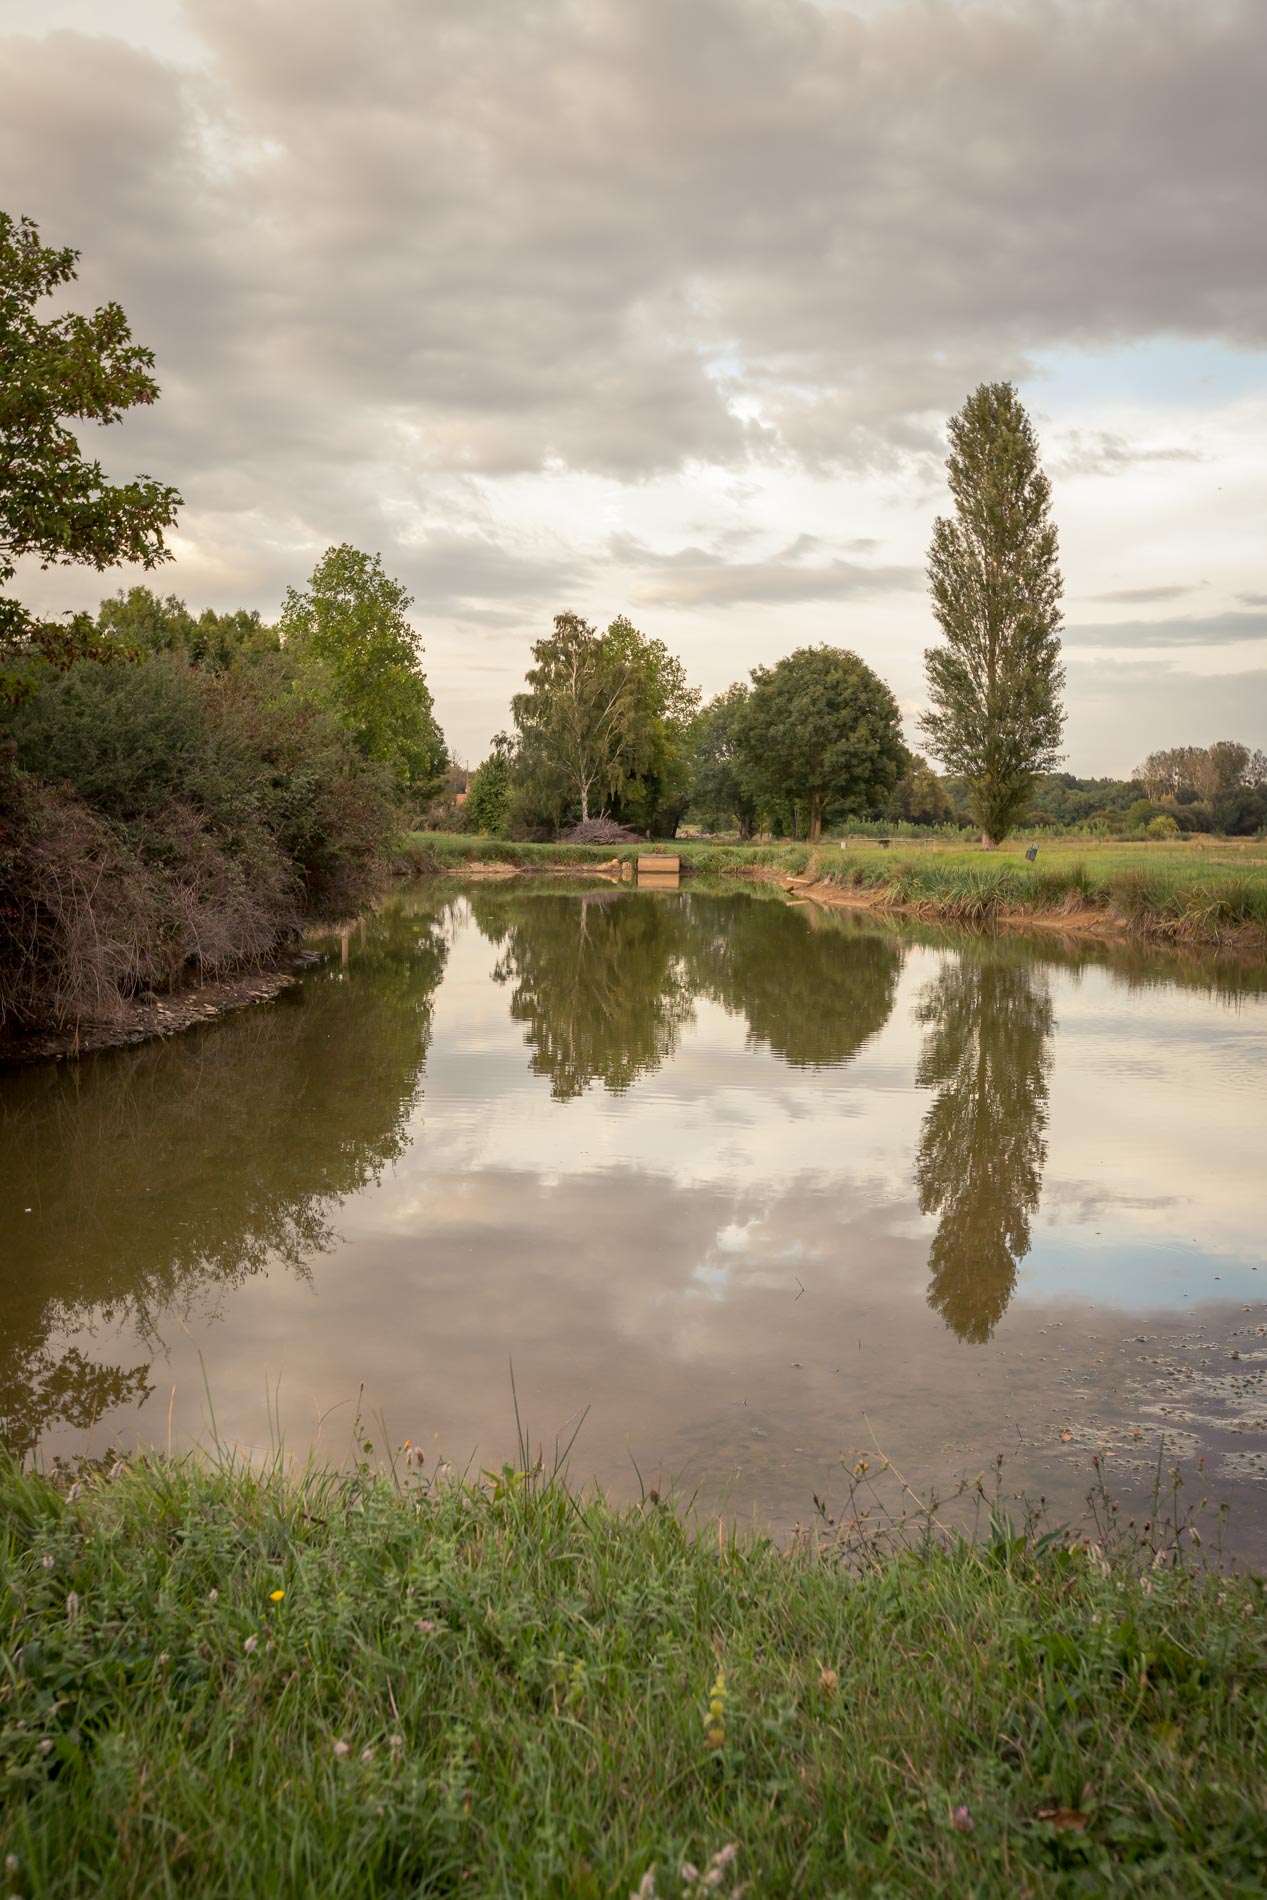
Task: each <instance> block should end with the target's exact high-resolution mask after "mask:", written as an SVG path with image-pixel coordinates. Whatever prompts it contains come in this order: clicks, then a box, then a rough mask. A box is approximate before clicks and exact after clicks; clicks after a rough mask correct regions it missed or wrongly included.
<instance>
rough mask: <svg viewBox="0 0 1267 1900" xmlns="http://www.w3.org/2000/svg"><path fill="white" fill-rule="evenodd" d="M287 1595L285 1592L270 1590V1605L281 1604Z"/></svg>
mask: <svg viewBox="0 0 1267 1900" xmlns="http://www.w3.org/2000/svg"><path fill="white" fill-rule="evenodd" d="M285 1594H286V1592H285V1591H284V1590H270V1591H269V1593H268V1600H269V1602H270V1603H280V1602H281V1600H282V1598H283V1597H284V1596H285Z"/></svg>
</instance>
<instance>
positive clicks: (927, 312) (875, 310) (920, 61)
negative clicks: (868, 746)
mask: <svg viewBox="0 0 1267 1900" xmlns="http://www.w3.org/2000/svg"><path fill="white" fill-rule="evenodd" d="M0 84H2V85H3V97H4V99H5V102H6V109H5V112H4V115H3V117H0V205H2V206H3V207H4V208H5V209H7V210H9V211H11V212H14V213H20V212H26V213H28V214H29V215H31V216H32V217H34V218H36V219H37V220H38V221H39V223H40V224H41V225H42V227H43V229H44V234H45V236H46V237H47V238H48V239H49V240H50V241H53V242H56V243H69V244H74V245H76V246H78V247H79V248H80V249H81V250H82V252H83V259H82V265H81V275H80V284H79V286H78V287H77V296H78V298H79V300H80V301H81V302H86V301H89V300H91V301H99V300H104V299H106V298H108V297H114V298H117V299H118V301H120V302H121V303H122V304H123V306H124V308H125V309H126V310H127V312H128V314H129V316H130V318H131V319H132V323H133V327H134V330H135V332H136V334H137V335H138V336H139V337H140V338H141V339H142V340H143V341H145V342H146V343H148V344H149V345H150V346H151V347H152V348H153V349H154V350H155V352H156V354H157V357H158V373H159V379H160V382H161V384H162V387H163V398H162V401H161V403H160V404H159V405H158V406H157V407H156V408H155V409H153V410H152V411H150V412H148V413H146V414H143V415H140V416H137V417H133V418H129V419H128V420H127V421H126V422H125V423H124V424H123V425H122V426H120V427H119V428H117V429H114V430H112V431H111V432H110V433H109V434H108V435H104V436H101V437H100V438H99V439H98V443H99V446H100V448H101V449H102V450H108V454H106V455H105V457H104V459H106V461H107V465H108V466H109V467H110V468H111V470H112V472H116V473H119V474H131V473H133V472H135V471H137V470H139V469H143V470H145V471H146V472H147V473H150V474H153V475H155V476H158V477H160V478H161V479H163V480H167V481H171V482H174V483H175V484H176V485H177V486H178V487H179V488H180V490H181V492H182V493H183V495H184V497H185V503H186V505H185V508H184V511H183V514H182V516H181V525H180V531H179V533H178V535H177V537H176V540H175V543H174V546H175V549H176V555H177V559H176V561H175V563H174V564H172V565H171V566H169V567H168V568H167V569H166V570H165V571H164V572H162V573H161V574H160V576H159V583H160V584H161V586H162V587H163V589H164V591H167V590H168V589H170V590H172V591H175V592H177V593H179V594H181V595H182V596H183V597H184V598H186V599H187V600H188V601H189V602H190V604H191V605H193V606H195V607H199V606H203V605H213V606H218V607H227V606H234V605H241V604H247V605H252V606H258V607H260V608H261V609H262V610H263V611H264V612H265V613H266V614H270V615H271V614H272V613H273V612H275V611H276V609H277V607H278V605H279V603H280V600H281V595H282V592H283V590H284V588H285V587H286V585H287V584H288V583H291V582H302V580H303V579H304V578H305V576H306V575H307V574H308V573H309V572H310V570H311V568H312V566H313V563H314V561H315V560H316V559H317V557H318V556H319V555H320V553H321V552H322V551H323V549H324V548H325V547H326V546H328V545H329V544H330V543H332V542H336V541H344V540H347V541H352V542H355V543H356V544H357V545H359V546H362V547H366V548H369V549H376V550H379V551H381V553H382V555H383V557H384V560H385V563H386V565H387V567H388V569H389V571H391V572H393V573H395V574H397V575H399V576H400V577H401V578H402V579H403V580H404V581H405V582H406V583H407V585H408V586H409V588H410V590H411V591H412V593H413V594H414V596H415V598H416V609H415V622H416V625H417V628H418V630H419V633H420V635H421V637H422V639H423V641H424V643H425V646H426V650H427V667H428V672H429V676H430V679H431V683H432V688H433V691H434V693H435V697H436V704H437V711H438V713H439V715H440V718H441V721H442V723H443V725H444V726H445V729H446V731H447V733H448V734H449V737H450V741H451V743H452V744H453V745H454V746H455V747H456V749H457V750H458V751H459V752H460V753H461V754H462V755H463V756H466V757H470V758H473V759H475V758H478V757H480V756H481V755H482V753H483V751H484V749H485V747H486V745H487V741H488V739H489V737H490V735H491V734H492V733H493V732H494V731H496V730H497V729H498V728H499V727H501V726H503V725H505V724H506V723H507V702H508V699H509V695H510V694H511V693H512V692H513V691H514V690H515V689H516V687H517V686H518V684H519V682H520V680H521V678H522V675H523V671H524V667H525V664H526V662H527V658H528V650H529V647H530V644H531V642H532V640H533V639H534V638H536V637H537V636H538V635H539V634H540V633H541V632H542V631H544V630H546V629H548V626H549V622H550V617H551V615H552V614H554V613H556V612H558V611H560V610H561V609H563V608H574V609H576V610H578V611H579V612H582V613H584V614H586V615H587V617H589V618H591V619H593V620H596V621H606V620H607V619H610V618H611V617H612V616H613V615H614V614H616V613H617V612H621V611H625V612H628V613H630V614H631V616H632V617H633V618H634V619H635V620H636V622H637V623H638V624H639V625H640V626H641V627H642V628H643V629H644V631H645V632H647V633H650V634H654V635H657V636H659V637H660V638H661V639H663V640H665V641H666V642H667V643H668V645H669V646H670V647H672V648H674V649H675V650H676V651H678V652H679V653H680V654H681V655H682V656H683V658H684V660H685V661H686V664H687V668H688V671H689V673H690V675H691V677H692V678H693V680H694V681H695V682H696V683H697V684H698V685H700V686H701V687H702V688H703V689H704V691H705V693H706V694H711V693H713V692H716V691H718V690H720V689H721V688H722V687H724V686H725V685H727V684H728V683H729V682H730V681H731V680H733V679H736V678H740V677H743V676H745V675H746V673H747V672H748V670H749V669H750V668H751V667H752V666H754V665H757V664H760V663H763V662H769V661H772V660H774V659H777V658H778V657H779V656H780V655H781V654H783V653H786V652H788V651H790V650H791V649H792V648H793V647H795V646H800V645H804V644H807V643H810V642H815V641H822V640H826V641H831V642H833V643H836V644H840V645H844V646H848V647H851V648H853V649H854V650H856V651H857V652H859V653H861V654H862V655H863V656H864V658H866V659H867V660H868V661H869V662H870V663H871V664H872V665H873V666H875V667H876V668H877V669H878V670H879V671H880V672H881V673H882V674H883V675H884V676H885V677H886V678H887V679H888V680H889V681H890V683H891V684H892V686H893V688H894V690H895V692H896V693H897V695H898V698H899V701H900V702H901V704H902V707H903V710H904V712H905V713H906V714H907V715H908V723H909V722H910V721H913V718H914V715H915V714H916V713H917V711H918V709H919V706H920V704H921V699H922V691H923V671H922V654H923V650H924V647H925V646H926V645H927V644H928V643H929V641H930V638H931V637H932V636H933V633H934V628H933V623H932V621H931V618H930V615H929V611H928V605H927V598H926V594H925V591H924V581H923V561H924V551H925V548H926V546H927V542H928V537H929V532H930V528H931V524H932V521H933V518H934V516H935V515H936V513H937V512H938V510H939V508H942V507H943V506H944V496H945V488H944V477H943V470H942V461H943V458H944V427H945V419H946V417H947V415H948V414H949V413H950V412H951V411H952V410H954V409H956V408H957V407H958V406H959V404H960V403H961V402H962V400H963V398H964V396H965V395H966V394H967V393H968V391H969V390H970V389H971V388H972V387H973V386H974V385H975V384H976V383H977V382H978V381H980V380H981V379H982V378H985V377H989V378H997V377H1011V378H1012V379H1014V380H1015V381H1016V382H1017V383H1018V385H1019V386H1020V389H1021V391H1022V395H1023V397H1024V399H1025V401H1026V402H1027V404H1028V405H1029V407H1030V410H1031V413H1032V414H1033V416H1034V418H1035V420H1036V422H1037V424H1038V428H1039V433H1040V438H1041V441H1042V445H1043V450H1044V456H1045V460H1046V463H1047V467H1048V470H1049V472H1050V474H1051V476H1052V480H1053V485H1054V491H1055V508H1056V516H1057V520H1058V523H1059V526H1060V532H1061V549H1062V562H1063V568H1064V574H1065V583H1066V614H1067V626H1066V633H1065V637H1066V641H1067V649H1068V650H1067V659H1068V671H1069V689H1068V709H1069V721H1068V728H1067V745H1066V749H1067V752H1068V755H1069V764H1070V766H1071V769H1073V770H1076V771H1079V772H1125V771H1127V770H1129V768H1130V767H1131V766H1132V765H1133V764H1134V763H1135V762H1136V761H1137V759H1138V758H1139V757H1140V756H1141V755H1142V754H1143V753H1144V752H1146V751H1148V750H1149V749H1151V748H1152V747H1153V746H1154V745H1160V744H1172V743H1177V742H1181V741H1193V742H1208V741H1210V740H1212V739H1214V738H1217V737H1221V736H1225V735H1226V736H1229V737H1239V738H1243V739H1245V740H1247V741H1250V742H1253V743H1256V744H1262V743H1264V742H1267V670H1265V669H1267V268H1265V263H1264V260H1265V258H1267V211H1265V210H1264V204H1265V203H1267V198H1265V194H1264V181H1265V180H1267V111H1265V110H1264V107H1263V101H1264V98H1267V0H1201V4H1199V5H1198V4H1195V3H1194V0H531V4H528V3H527V0H320V4H318V5H313V4H312V0H0ZM94 446H98V444H94ZM129 578H131V577H130V576H127V575H120V576H118V577H117V580H120V581H122V580H127V579H129ZM111 584H114V582H113V581H112V582H111ZM102 591H103V583H102V580H101V579H100V578H99V577H97V576H96V575H94V574H92V573H91V572H89V573H87V574H79V573H75V572H72V571H69V570H62V571H59V572H54V573H50V574H47V575H41V574H39V573H38V572H37V573H36V574H35V575H33V576H31V577H30V579H29V582H28V584H27V587H26V593H27V596H28V597H29V598H31V599H33V600H38V601H40V602H41V604H43V605H45V606H46V607H50V608H61V607H66V606H72V605H81V604H85V603H90V602H93V601H95V600H96V599H97V598H99V597H100V595H101V593H102ZM911 736H912V737H914V731H913V725H912V726H911Z"/></svg>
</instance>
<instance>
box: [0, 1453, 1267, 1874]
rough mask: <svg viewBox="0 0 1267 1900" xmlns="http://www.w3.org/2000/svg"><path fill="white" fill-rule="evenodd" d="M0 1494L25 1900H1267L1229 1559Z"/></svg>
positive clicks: (447, 1509)
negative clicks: (730, 1897) (275, 1898)
mask: <svg viewBox="0 0 1267 1900" xmlns="http://www.w3.org/2000/svg"><path fill="white" fill-rule="evenodd" d="M0 1514H2V1516H0V1521H2V1522H3V1526H4V1529H3V1533H0V1538H2V1541H0V1558H2V1576H0V1587H2V1589H3V1596H4V1603H3V1619H2V1623H0V1636H2V1642H3V1687H2V1688H0V1698H2V1706H0V1756H2V1757H3V1760H2V1763H0V1772H2V1773H3V1776H4V1787H5V1802H4V1807H3V1818H2V1819H0V1854H3V1856H5V1857H6V1858H5V1866H6V1869H7V1872H6V1880H7V1883H8V1885H7V1886H6V1888H5V1891H6V1892H9V1891H12V1892H14V1893H20V1894H22V1895H23V1896H27V1897H28V1900H34V1897H35V1896H45V1895H48V1896H52V1895H57V1896H71V1895H88V1894H92V1895H100V1894H128V1895H148V1894H158V1893H162V1894H173V1893H185V1892H188V1893H191V1894H193V1893H197V1894H198V1895H200V1896H215V1895H225V1896H230V1895H231V1896H234V1897H235V1900H236V1897H237V1896H240V1895H243V1894H248V1893H250V1894H270V1895H272V1894H278V1895H281V1894H309V1893H321V1894H322V1895H327V1896H342V1895H371V1894H384V1895H386V1894H392V1895H397V1894H406V1893H427V1894H433V1895H444V1894H455V1895H456V1894H476V1895H487V1894H497V1895H502V1894H504V1895H525V1894H531V1895H538V1894H540V1895H560V1896H562V1895H616V1896H620V1900H624V1896H626V1895H629V1894H640V1895H644V1896H646V1895H649V1894H652V1893H655V1894H658V1895H660V1896H667V1895H672V1896H674V1897H675V1900H676V1896H678V1895H681V1894H691V1895H697V1896H702V1895H703V1894H704V1893H718V1894H721V1895H725V1894H729V1893H731V1892H732V1891H737V1890H739V1889H741V1888H743V1889H745V1890H749V1889H748V1888H747V1883H751V1888H750V1891H751V1892H753V1893H754V1894H765V1895H785V1894H792V1893H795V1894H799V1895H829V1894H839V1895H844V1894H850V1895H852V1894H886V1895H891V1894H912V1895H930V1894H931V1895H955V1896H958V1895H963V1894H973V1895H999V1896H1004V1895H1006V1896H1008V1900H1011V1897H1012V1896H1015V1895H1018V1894H1031V1895H1047V1894H1073V1893H1087V1892H1097V1893H1103V1892H1106V1891H1110V1890H1111V1891H1113V1892H1114V1893H1132V1894H1133V1893H1139V1894H1145V1893H1147V1894H1149V1895H1175V1896H1179V1895H1183V1896H1191V1895H1194V1894H1210V1895H1215V1894H1217V1895H1220V1896H1226V1895H1232V1894H1245V1895H1249V1894H1257V1893H1260V1892H1261V1891H1262V1890H1263V1886H1264V1883H1267V1782H1265V1776H1264V1762H1265V1760H1267V1753H1265V1747H1264V1745H1265V1744H1267V1620H1265V1616H1264V1593H1263V1589H1262V1587H1261V1585H1260V1584H1259V1583H1258V1582H1257V1581H1255V1580H1250V1579H1237V1578H1230V1579H1229V1578H1223V1579H1219V1578H1205V1577H1200V1576H1190V1575H1185V1574H1183V1573H1182V1572H1181V1571H1178V1570H1175V1569H1173V1568H1170V1567H1160V1568H1155V1569H1141V1568H1140V1567H1138V1566H1137V1565H1130V1564H1127V1565H1124V1567H1123V1568H1121V1569H1120V1570H1118V1569H1115V1568H1114V1567H1113V1566H1112V1565H1107V1566H1106V1565H1105V1563H1104V1561H1103V1559H1101V1558H1100V1557H1099V1556H1098V1555H1096V1554H1095V1553H1092V1554H1090V1555H1088V1554H1086V1553H1083V1552H1081V1551H1077V1550H1072V1549H1069V1548H1067V1547H1059V1546H1048V1547H1043V1546H1041V1545H1035V1544H1033V1543H1027V1542H1025V1541H1024V1540H1022V1539H1020V1538H1017V1537H1014V1536H1007V1535H1002V1534H1000V1535H998V1536H996V1537H995V1539H994V1541H993V1543H991V1544H989V1545H986V1546H981V1545H976V1546H973V1545H967V1544H961V1543H957V1542H951V1543H949V1544H948V1545H947V1546H946V1547H945V1548H943V1547H942V1544H941V1541H940V1540H939V1539H937V1538H936V1537H934V1538H932V1539H931V1540H927V1541H926V1542H925V1544H924V1546H923V1547H922V1548H921V1549H917V1550H914V1551H908V1552H905V1553H901V1552H899V1553H897V1554H894V1555H892V1556H889V1557H887V1558H883V1559H876V1560H875V1561H873V1562H871V1563H869V1564H863V1565H861V1566H858V1565H854V1566H852V1567H851V1566H849V1565H846V1564H842V1563H841V1561H840V1560H839V1558H838V1557H831V1558H828V1557H825V1556H824V1555H823V1554H822V1552H821V1551H819V1552H817V1553H815V1552H813V1551H811V1550H810V1549H808V1548H801V1549H799V1550H797V1551H794V1552H792V1553H790V1554H789V1553H781V1552H779V1551H778V1550H776V1549H775V1548H774V1547H773V1546H771V1545H770V1544H769V1543H767V1542H764V1541H761V1540H758V1539H755V1538H750V1539H747V1540H740V1541H735V1540H734V1539H733V1538H732V1536H731V1535H730V1534H728V1533H727V1532H725V1531H724V1530H719V1528H718V1527H717V1525H715V1524H714V1525H711V1526H705V1527H703V1528H702V1529H700V1530H699V1531H698V1532H696V1531H693V1530H690V1529H687V1528H684V1527H683V1525H682V1524H681V1522H680V1521H679V1520H678V1519H677V1518H676V1517H675V1516H674V1515H673V1514H672V1512H670V1511H669V1510H668V1509H666V1508H665V1507H664V1506H662V1505H658V1504H655V1503H653V1502H650V1501H648V1502H647V1503H646V1504H645V1505H644V1506H643V1508H642V1509H640V1510H633V1511H626V1512H620V1513H618V1512H616V1511H614V1510H612V1509H611V1508H609V1507H607V1506H606V1505H604V1504H603V1503H602V1502H601V1501H598V1500H590V1501H584V1500H578V1499H576V1498H575V1497H571V1496H569V1495H568V1494H567V1493H566V1492H564V1491H563V1490H562V1489H561V1488H559V1487H558V1486H557V1485H553V1486H552V1485H548V1484H543V1483H540V1482H536V1483H534V1482H533V1481H532V1480H524V1479H523V1478H522V1477H516V1476H515V1475H514V1474H506V1475H504V1476H503V1478H502V1479H500V1480H498V1481H497V1482H496V1483H494V1484H489V1485H486V1486H484V1487H483V1488H481V1489H480V1490H478V1491H474V1490H469V1489H464V1488H460V1487H457V1486H449V1487H444V1488H441V1489H440V1490H438V1491H435V1492H432V1491H429V1490H428V1489H427V1487H426V1486H425V1484H424V1483H423V1482H422V1481H421V1480H420V1478H419V1477H418V1476H417V1474H413V1473H411V1474H410V1476H409V1478H408V1479H405V1478H401V1479H400V1480H399V1481H394V1480H392V1479H388V1478H381V1477H376V1476H374V1475H373V1474H372V1473H370V1472H369V1471H368V1469H365V1468H362V1469H361V1470H360V1471H359V1472H355V1473H343V1474H338V1473H334V1472H326V1473H316V1474H309V1475H307V1476H303V1477H300V1478H298V1479H288V1478H286V1477H285V1476H284V1475H283V1473H282V1472H281V1470H280V1469H274V1470H273V1471H271V1472H267V1473H265V1474H263V1475H252V1474H251V1473H250V1472H249V1471H247V1470H245V1469H243V1468H241V1467H237V1468H232V1467H230V1468H219V1469H214V1468H211V1467H209V1466H208V1465H207V1464H205V1463H203V1462H201V1461H198V1460H187V1461H183V1462H178V1463H172V1462H163V1461H157V1462H154V1463H144V1462H138V1463H134V1464H130V1465H126V1466H122V1467H116V1468H115V1470H114V1471H113V1473H112V1474H111V1475H109V1476H105V1475H102V1476H98V1477H85V1478H81V1479H80V1481H79V1482H78V1484H77V1485H76V1486H75V1487H74V1488H73V1489H72V1490H71V1491H70V1492H69V1493H67V1492H65V1491H64V1490H62V1489H59V1488H54V1487H52V1486H51V1485H50V1484H48V1483H46V1482H45V1481H43V1480H42V1479H40V1478H37V1477H31V1476H23V1475H20V1474H19V1473H17V1472H16V1471H15V1470H14V1469H13V1468H12V1467H11V1466H9V1467H4V1468H0ZM732 1849H733V1856H732ZM718 1856H728V1857H730V1858H728V1859H727V1860H726V1861H725V1863H724V1864H723V1863H722V1862H719V1861H718V1860H717V1859H716V1858H715V1857H718ZM731 1856H732V1857H731ZM687 1863H690V1864H692V1865H693V1866H694V1867H695V1868H698V1869H700V1870H707V1869H708V1868H709V1866H710V1863H711V1864H712V1865H713V1867H714V1869H715V1870H716V1871H717V1879H716V1881H715V1882H711V1877H710V1878H706V1879H704V1880H700V1879H699V1878H693V1877H691V1876H689V1875H687V1874H684V1873H683V1871H682V1870H683V1867H684V1865H685V1864H687ZM652 1870H654V1871H652Z"/></svg>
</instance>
